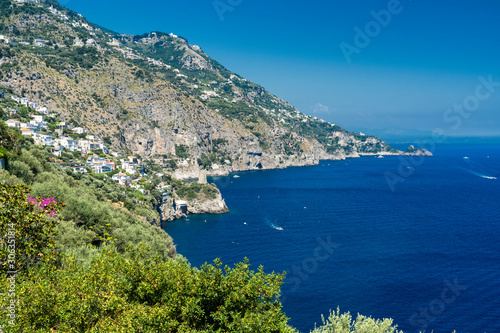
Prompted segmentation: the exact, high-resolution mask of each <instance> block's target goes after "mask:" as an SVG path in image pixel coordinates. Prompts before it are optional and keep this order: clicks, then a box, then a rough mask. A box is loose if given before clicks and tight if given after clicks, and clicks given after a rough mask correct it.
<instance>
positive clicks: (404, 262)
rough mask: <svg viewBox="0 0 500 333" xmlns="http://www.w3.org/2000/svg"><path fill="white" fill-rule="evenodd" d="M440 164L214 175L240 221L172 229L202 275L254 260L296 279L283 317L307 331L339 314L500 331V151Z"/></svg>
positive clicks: (458, 151) (331, 164)
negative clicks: (207, 266) (210, 267)
mask: <svg viewBox="0 0 500 333" xmlns="http://www.w3.org/2000/svg"><path fill="white" fill-rule="evenodd" d="M434 155H435V156H433V157H425V158H414V159H411V160H408V159H403V158H402V157H385V158H375V157H364V158H358V159H349V160H346V161H322V162H321V163H320V164H319V165H318V166H312V167H300V168H289V169H285V170H268V171H258V172H242V173H238V176H240V178H234V177H233V176H234V174H233V175H231V176H228V177H220V178H214V179H212V181H213V182H215V183H216V184H217V185H218V186H219V188H220V189H221V192H222V195H223V196H224V198H225V199H226V203H227V205H228V207H229V209H230V210H231V212H230V213H228V214H224V215H201V216H189V218H188V219H184V220H178V221H175V222H173V223H169V224H168V225H167V226H166V227H165V230H166V231H167V232H168V233H169V234H170V235H171V236H172V237H173V238H174V242H175V244H176V245H177V250H178V252H179V253H181V254H183V255H184V256H185V257H187V258H188V260H189V261H190V262H191V263H192V265H194V266H200V265H201V264H203V263H204V262H212V261H213V259H214V258H217V257H219V258H221V259H222V260H223V262H224V263H225V264H232V263H235V262H239V261H241V260H243V258H244V257H248V258H249V259H250V262H251V264H252V267H253V268H254V269H256V268H257V267H258V266H259V265H263V266H264V268H265V270H266V271H267V272H271V271H276V272H282V271H287V272H288V273H287V278H286V282H285V284H284V286H283V297H284V302H283V304H284V311H285V312H286V314H287V316H288V317H290V318H291V319H290V324H291V325H293V326H294V327H296V328H298V329H299V330H301V331H302V332H309V330H311V329H313V328H314V324H315V323H318V324H320V323H321V314H325V315H327V314H328V312H329V310H330V309H332V310H333V309H336V308H337V307H340V310H341V312H347V311H350V312H351V313H352V314H356V313H361V314H363V315H366V316H372V317H375V318H384V317H390V318H393V319H394V321H395V324H397V325H398V327H399V328H400V329H402V330H404V331H405V333H407V332H418V331H420V330H422V331H423V330H424V329H425V330H426V331H427V332H430V331H431V330H434V332H436V333H437V332H452V331H453V330H454V329H456V330H457V332H492V333H498V332H500V146H499V145H476V146H472V145H462V146H457V145H443V146H439V147H438V148H436V150H435V151H434ZM493 177H497V178H498V179H494V178H493ZM388 180H389V182H388ZM389 184H392V185H393V186H392V187H391V186H390V185H389Z"/></svg>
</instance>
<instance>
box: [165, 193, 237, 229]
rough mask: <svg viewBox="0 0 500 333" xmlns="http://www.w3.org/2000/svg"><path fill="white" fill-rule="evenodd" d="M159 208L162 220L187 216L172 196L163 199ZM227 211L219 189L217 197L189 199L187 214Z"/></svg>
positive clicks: (221, 212) (172, 219)
mask: <svg viewBox="0 0 500 333" xmlns="http://www.w3.org/2000/svg"><path fill="white" fill-rule="evenodd" d="M159 210H160V215H161V220H162V222H171V221H174V220H177V219H180V218H182V217H184V216H186V214H185V213H184V212H182V210H181V209H180V207H179V205H176V204H175V200H174V199H173V198H171V197H168V198H167V199H166V200H165V201H163V203H162V204H161V206H160V207H159ZM227 212H229V209H228V208H227V206H226V202H225V201H224V199H223V198H222V194H221V193H220V191H219V190H217V193H216V194H215V198H202V199H194V200H187V214H224V213H227Z"/></svg>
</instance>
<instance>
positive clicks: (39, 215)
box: [0, 184, 63, 272]
mask: <svg viewBox="0 0 500 333" xmlns="http://www.w3.org/2000/svg"><path fill="white" fill-rule="evenodd" d="M62 207H63V204H62V203H58V202H57V201H56V200H55V199H53V198H32V197H31V196H30V195H29V188H28V187H27V186H25V185H5V184H0V237H1V239H0V245H1V248H0V272H6V271H17V270H22V269H24V268H27V267H29V266H31V265H33V264H35V263H37V262H39V261H41V260H46V259H48V258H54V257H57V253H56V246H55V235H56V225H57V224H58V223H59V220H58V219H57V218H56V216H57V213H58V212H59V211H60V209H61V208H62Z"/></svg>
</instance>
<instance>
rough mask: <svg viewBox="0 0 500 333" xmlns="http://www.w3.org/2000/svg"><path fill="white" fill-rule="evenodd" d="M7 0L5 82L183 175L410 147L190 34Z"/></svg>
mask: <svg viewBox="0 0 500 333" xmlns="http://www.w3.org/2000/svg"><path fill="white" fill-rule="evenodd" d="M0 4H1V7H0V8H1V9H2V14H1V16H0V22H1V23H0V34H2V35H4V36H5V37H6V38H8V39H9V40H10V43H8V44H4V45H1V47H0V51H1V52H2V53H1V55H0V56H1V58H0V68H1V69H2V70H1V75H0V85H2V86H5V87H8V88H10V89H13V90H14V91H17V92H26V94H27V96H28V97H29V98H30V99H31V100H34V101H38V102H39V103H44V104H46V105H47V106H48V107H49V108H50V109H51V110H53V111H54V112H56V113H57V114H58V115H59V117H60V118H62V119H64V120H66V121H67V122H68V123H70V124H72V125H74V126H82V127H85V128H87V129H88V130H89V132H91V133H92V134H94V135H98V136H100V137H103V138H107V139H108V140H109V142H111V146H112V148H114V149H119V150H122V151H127V152H130V153H132V154H137V155H140V156H141V157H143V158H149V159H156V160H158V161H159V162H160V164H162V163H163V164H164V163H165V162H166V161H167V160H169V159H174V160H176V162H177V165H178V168H177V170H176V173H175V175H176V176H177V177H179V178H194V177H196V175H197V174H199V172H200V170H202V169H207V170H208V171H209V174H213V175H223V174H228V173H229V172H232V171H243V170H256V169H273V168H284V167H288V166H301V165H314V164H317V163H318V162H319V160H321V159H330V160H334V159H344V158H349V157H359V156H362V155H374V154H394V155H398V154H403V152H402V151H399V150H395V149H393V148H391V147H390V146H389V145H388V144H387V143H385V142H383V141H382V140H380V139H378V138H375V137H373V136H366V135H362V134H357V133H353V132H350V131H347V130H345V129H343V128H341V127H339V126H337V125H334V124H331V123H328V122H325V121H323V120H321V119H317V118H315V117H310V116H307V115H305V114H302V113H301V112H299V111H298V110H297V109H296V108H295V107H293V106H292V105H290V104H288V103H287V102H285V101H284V100H282V99H280V98H278V97H276V96H275V95H272V94H271V93H269V92H268V91H267V90H265V89H264V88H263V87H261V86H259V85H257V84H255V83H253V82H251V81H248V80H246V79H245V78H243V77H241V76H239V75H237V74H235V73H233V72H231V71H230V70H228V69H226V68H225V67H224V66H222V65H221V64H220V63H218V62H217V61H216V60H214V59H212V58H210V57H209V56H208V55H207V54H205V53H204V52H203V50H202V48H200V47H199V46H197V45H191V44H189V43H188V40H187V39H185V38H183V37H179V36H177V35H174V34H172V33H170V34H167V33H163V32H158V31H155V32H151V33H146V34H142V35H126V34H119V33H116V32H113V31H111V30H104V29H103V28H101V27H98V26H97V25H94V24H92V23H90V22H88V21H87V20H86V19H85V18H84V17H83V16H82V15H80V14H78V13H76V12H73V11H71V10H68V9H66V8H64V7H62V6H60V5H59V4H58V3H57V2H56V1H55V0H38V1H33V0H32V1H22V0H16V1H10V0H0ZM21 43H22V44H21ZM23 44H24V45H23ZM412 153H415V152H412ZM416 153H419V154H430V153H428V152H427V151H424V150H418V151H417V152H416Z"/></svg>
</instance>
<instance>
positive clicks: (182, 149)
mask: <svg viewBox="0 0 500 333" xmlns="http://www.w3.org/2000/svg"><path fill="white" fill-rule="evenodd" d="M175 156H177V157H178V158H180V159H183V160H185V159H187V158H189V152H188V146H186V145H175Z"/></svg>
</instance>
